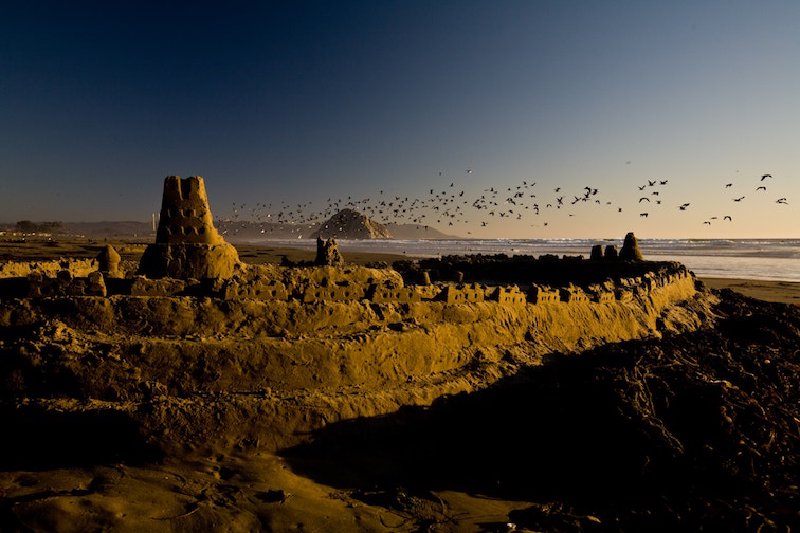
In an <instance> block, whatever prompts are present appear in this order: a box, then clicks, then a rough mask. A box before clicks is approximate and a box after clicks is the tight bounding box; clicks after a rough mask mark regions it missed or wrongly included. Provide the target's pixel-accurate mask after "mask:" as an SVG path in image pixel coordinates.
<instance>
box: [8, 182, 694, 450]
mask: <svg viewBox="0 0 800 533" xmlns="http://www.w3.org/2000/svg"><path fill="white" fill-rule="evenodd" d="M326 246H327V247H326V250H327V251H326V252H325V253H323V254H322V256H321V257H323V258H324V257H336V254H334V253H332V252H331V251H330V248H331V246H335V242H328V243H327V245H326ZM337 253H338V252H337ZM100 255H101V256H102V257H101V262H102V267H101V264H100V263H98V262H96V261H94V262H93V261H85V260H81V261H77V260H60V261H57V262H54V264H51V263H48V262H40V263H37V264H33V263H17V264H10V263H9V264H6V265H4V266H3V269H4V270H3V271H4V272H6V273H7V275H6V277H3V278H2V279H0V332H2V339H3V341H2V344H0V353H1V354H2V358H3V361H4V363H3V364H4V366H5V369H6V372H4V376H5V380H4V382H3V383H2V391H1V392H2V394H3V396H4V397H5V398H7V399H8V401H10V402H11V403H6V409H7V410H8V409H11V411H9V416H10V417H11V419H12V420H19V421H22V420H23V419H29V418H30V417H31V416H34V417H42V419H50V418H52V417H56V416H57V414H56V413H59V412H63V411H64V410H67V411H71V412H75V413H82V415H81V416H87V417H88V416H93V417H100V418H104V417H108V418H109V420H112V419H113V420H114V421H115V422H114V423H115V424H123V423H124V424H125V425H126V426H127V425H130V426H131V427H133V428H135V433H137V434H138V435H139V436H140V438H141V440H142V442H143V443H147V444H148V445H151V446H154V447H156V448H161V449H168V448H170V447H173V446H183V445H188V446H193V447H197V446H208V445H210V444H211V443H215V444H216V445H219V446H256V445H257V446H258V447H262V448H266V449H273V450H274V449H279V448H282V447H285V446H287V445H290V444H293V443H296V442H298V441H302V440H303V438H304V437H303V434H304V432H306V431H309V430H311V429H314V428H318V427H321V426H324V425H326V424H328V423H331V422H334V421H336V420H342V419H347V418H353V417H357V416H374V415H376V414H380V413H387V412H392V411H394V410H396V409H398V408H399V407H400V406H402V405H414V404H416V405H420V404H422V405H424V404H427V403H430V402H431V401H433V400H434V399H435V398H437V397H440V396H442V395H443V394H450V393H454V392H459V391H470V390H476V389H479V388H483V387H486V386H488V385H489V384H491V383H492V382H493V381H495V380H497V379H500V378H501V377H502V376H504V375H506V374H507V373H509V372H510V371H511V369H513V368H514V367H515V365H520V364H536V363H537V362H538V361H540V360H541V358H542V357H544V356H546V355H547V354H551V353H556V352H557V353H570V352H576V351H582V350H586V349H589V348H593V347H596V346H599V345H602V344H605V343H611V342H619V341H625V340H631V339H638V338H643V337H648V336H652V335H660V332H661V331H665V330H671V331H678V330H681V331H688V330H692V329H695V328H697V327H699V326H700V325H701V324H702V323H703V321H704V320H706V319H707V302H706V299H707V298H708V297H707V296H704V293H703V292H697V291H696V288H695V279H694V276H693V275H692V274H691V273H690V272H688V271H687V270H686V268H685V267H683V266H682V265H680V264H678V263H672V262H646V261H636V260H631V261H625V260H620V259H618V258H617V257H616V254H608V255H609V257H595V259H593V260H584V259H580V258H555V257H542V258H538V259H535V258H532V257H512V258H508V257H503V256H476V257H472V258H469V257H445V258H441V259H435V260H420V261H406V262H400V263H397V264H396V265H395V267H394V268H367V267H362V266H357V265H348V264H346V263H345V264H342V265H340V266H328V265H312V264H309V265H294V266H277V265H248V264H244V263H242V262H240V261H239V259H238V255H237V254H236V251H235V249H234V248H233V247H232V246H231V245H229V244H227V243H225V242H224V240H223V239H222V237H221V236H220V235H219V234H218V233H217V232H216V230H215V229H214V227H213V224H212V223H211V213H210V208H209V206H208V202H207V199H206V196H205V189H204V185H203V181H202V178H196V177H195V178H188V179H187V180H180V179H179V178H176V177H170V178H167V179H166V182H165V187H164V201H163V206H162V217H161V221H160V224H159V231H158V236H157V241H156V243H155V244H153V245H151V246H149V247H148V249H147V251H146V252H145V254H144V255H143V256H142V259H141V262H140V264H139V267H138V269H137V270H135V271H134V270H133V269H131V270H130V271H127V272H126V271H124V269H122V268H121V267H120V266H119V264H118V263H119V261H118V260H116V262H115V266H114V272H109V271H108V270H103V268H105V269H108V268H109V267H108V266H106V265H107V264H108V259H107V258H108V256H109V255H112V254H110V252H109V251H108V250H103V251H102V252H101V254H100ZM621 255H622V254H621ZM112 257H113V255H112ZM104 258H105V259H104ZM345 259H346V258H345ZM318 262H325V261H324V260H320V259H319V258H318ZM336 262H337V263H338V262H339V260H338V259H337V260H336ZM9 274H10V275H9ZM20 423H21V422H20ZM98 445H101V444H100V443H98Z"/></svg>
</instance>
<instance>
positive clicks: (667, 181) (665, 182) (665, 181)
mask: <svg viewBox="0 0 800 533" xmlns="http://www.w3.org/2000/svg"><path fill="white" fill-rule="evenodd" d="M658 183H659V184H661V185H666V184H667V183H669V180H664V181H659V182H658Z"/></svg>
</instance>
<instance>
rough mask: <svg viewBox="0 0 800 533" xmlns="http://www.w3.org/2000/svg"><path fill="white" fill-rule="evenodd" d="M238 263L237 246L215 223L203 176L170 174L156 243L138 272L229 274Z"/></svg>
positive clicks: (204, 276) (153, 275)
mask: <svg viewBox="0 0 800 533" xmlns="http://www.w3.org/2000/svg"><path fill="white" fill-rule="evenodd" d="M237 264H239V254H238V253H237V252H236V248H234V247H233V246H232V245H230V244H228V243H226V242H225V240H224V239H223V238H222V236H221V235H220V234H219V232H217V229H216V228H215V227H214V222H213V219H212V217H211V209H210V207H209V205H208V197H207V196H206V188H205V184H204V182H203V178H202V177H200V176H192V177H189V178H186V179H183V180H182V179H181V178H180V177H178V176H168V177H167V178H166V179H165V180H164V196H163V198H162V201H161V218H160V219H159V223H158V233H157V234H156V243H155V244H150V245H148V247H147V249H146V250H145V252H144V255H142V259H141V261H140V263H139V273H140V274H143V275H145V276H147V277H149V278H162V277H170V278H178V279H189V278H195V279H209V278H229V277H231V276H232V275H233V273H234V268H235V266H236V265H237Z"/></svg>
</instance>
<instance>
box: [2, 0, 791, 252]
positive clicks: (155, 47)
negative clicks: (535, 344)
mask: <svg viewBox="0 0 800 533" xmlns="http://www.w3.org/2000/svg"><path fill="white" fill-rule="evenodd" d="M798 28H800V2H797V1H796V0H787V1H764V2H750V1H741V2H740V1H685V2H684V1H675V2H661V1H646V0H641V1H638V0H637V1H611V0H610V1H604V2H594V1H569V0H566V1H562V0H554V1H534V0H526V1H488V0H487V1H467V0H464V1H449V0H439V1H436V2H430V1H413V0H406V1H392V0H381V1H364V2H344V1H342V2H305V1H292V2H227V3H219V2H216V3H208V4H204V3H202V2H186V3H180V2H153V3H147V2H134V1H124V0H121V1H115V2H88V1H77V2H46V1H30V2H28V1H9V2H3V3H2V4H0V221H3V222H14V221H16V220H22V219H31V220H61V221H100V220H140V221H148V220H150V217H151V213H154V212H158V210H159V208H160V202H161V190H162V182H163V178H164V177H165V176H168V175H180V176H183V177H188V176H193V175H201V176H203V177H204V178H205V182H206V189H207V191H208V195H209V199H210V202H211V208H212V211H213V212H214V215H215V216H216V217H222V218H230V217H234V216H240V217H242V218H248V216H250V217H254V216H258V217H263V216H265V214H266V213H268V212H269V213H271V211H273V210H274V211H275V212H276V214H275V216H277V212H278V211H281V210H282V211H283V212H284V213H286V212H288V211H289V210H290V208H289V207H287V206H296V205H297V204H302V206H303V209H304V213H306V214H308V213H309V212H312V211H314V210H316V211H318V212H321V211H322V210H323V209H325V207H326V205H327V204H328V199H329V198H331V199H332V201H335V200H336V199H341V202H339V206H340V207H343V206H345V204H346V203H347V201H348V200H347V198H348V197H350V199H351V201H355V200H359V201H360V200H366V199H367V198H369V202H364V203H363V204H358V205H359V206H360V207H363V206H366V205H370V206H372V207H373V209H377V207H376V206H377V205H378V202H379V201H384V202H386V203H389V202H390V201H393V200H394V198H401V199H405V198H409V201H408V203H407V204H404V205H405V206H409V205H410V204H411V202H413V200H414V199H416V200H418V204H417V206H416V208H415V210H414V212H413V214H410V213H407V215H406V217H407V218H403V216H402V213H400V214H399V215H398V217H397V220H396V221H398V222H410V220H409V219H410V218H411V217H415V218H417V219H418V220H420V219H419V218H418V217H419V216H420V215H421V214H425V217H424V218H423V219H422V220H423V222H424V223H425V224H430V225H432V226H434V227H436V228H438V229H440V230H441V231H443V232H445V233H448V234H452V235H458V236H462V237H481V238H589V237H603V238H605V237H619V236H621V235H624V234H625V233H626V232H628V231H635V232H636V234H637V236H640V237H645V238H752V237H756V238H800V149H798V147H800V99H799V98H798V96H797V95H800V59H798V58H800V31H798ZM764 174H770V175H771V177H768V178H765V179H763V180H762V176H763V175H764ZM649 181H656V182H657V183H656V184H655V185H653V186H649V185H648V183H649ZM661 181H666V182H667V183H666V184H664V185H662V184H661V183H660V182H661ZM523 182H525V184H526V185H523ZM534 182H535V183H536V185H531V184H532V183H534ZM451 184H453V186H452V187H451ZM727 184H731V185H730V186H728V187H726V185H727ZM518 186H519V187H521V189H517V188H516V187H518ZM643 186H645V187H644V188H643V189H640V187H643ZM759 186H764V187H766V190H763V189H762V190H757V187H759ZM586 187H588V188H589V192H588V194H589V196H588V198H586V199H585V200H584V199H583V198H584V195H586V194H587V192H586V191H587V189H586ZM556 188H559V189H560V190H559V191H558V192H557V191H555V189H556ZM430 189H434V190H435V191H436V193H435V194H434V195H431V194H430ZM487 189H495V190H498V191H499V192H498V193H497V194H494V192H493V191H491V190H488V191H487ZM509 189H510V190H509ZM595 189H596V192H595ZM381 191H383V192H381ZM462 191H463V195H461V196H459V195H460V194H461V192H462ZM521 191H524V193H525V195H524V197H519V196H518V197H516V198H515V197H514V196H512V194H514V193H517V192H521ZM441 192H446V193H447V196H448V197H450V198H452V199H453V201H452V202H451V203H449V204H443V205H441V208H440V209H439V210H434V209H433V208H432V207H431V206H432V205H433V204H434V203H435V202H437V201H441V200H440V198H444V195H443V196H441V197H439V193H441ZM655 192H657V193H658V195H655V194H653V193H655ZM531 195H534V196H535V197H532V196H531ZM481 196H484V199H483V200H481V199H480V197H481ZM559 197H561V198H562V203H563V205H562V206H559V205H558V202H557V199H558V198H559ZM575 197H578V198H579V200H577V201H575ZM645 197H646V198H647V200H640V199H641V198H645ZM741 197H744V199H742V200H740V201H738V202H735V201H734V199H735V198H741ZM456 198H457V199H456ZM509 198H511V199H512V200H513V201H514V202H513V203H511V202H508V199H509ZM781 198H785V200H784V201H783V202H781V203H778V202H777V200H779V199H781ZM465 201H466V202H468V203H466V204H464V203H463V202H465ZM573 201H575V203H574V204H573V203H572V202H573ZM475 202H478V204H477V205H482V206H483V207H486V208H485V209H484V208H481V209H479V208H477V207H475V205H476V203H475ZM481 202H483V203H481ZM491 202H496V203H497V205H494V204H492V203H491ZM657 202H661V203H660V204H658V203H657ZM687 203H688V204H689V205H688V206H686V207H685V209H680V207H679V206H682V205H684V204H687ZM534 204H536V205H537V206H538V210H537V209H534ZM420 205H424V206H428V207H419V206H420ZM456 205H459V206H460V209H459V210H455V206H456ZM548 205H550V207H547V206H548ZM254 209H257V211H253V210H254ZM426 210H427V211H426ZM446 210H449V214H456V215H457V216H454V217H450V216H447V217H443V216H442V212H443V211H446ZM508 210H513V211H514V212H513V213H508ZM390 212H391V210H390V209H388V208H387V209H386V213H390ZM490 212H494V214H492V215H490V214H489V213H490ZM501 212H503V213H504V216H500V213H501ZM536 212H538V213H539V214H536ZM386 213H384V215H383V217H384V218H386V217H387V214H386ZM644 213H647V216H646V217H645V216H643V214H644ZM283 216H296V215H286V214H284V215H283ZM725 216H728V217H730V219H731V220H726V219H725V218H724V217H725ZM437 217H438V218H437ZM712 217H716V218H712ZM437 220H440V222H437ZM451 222H452V223H453V224H452V225H450V223H451Z"/></svg>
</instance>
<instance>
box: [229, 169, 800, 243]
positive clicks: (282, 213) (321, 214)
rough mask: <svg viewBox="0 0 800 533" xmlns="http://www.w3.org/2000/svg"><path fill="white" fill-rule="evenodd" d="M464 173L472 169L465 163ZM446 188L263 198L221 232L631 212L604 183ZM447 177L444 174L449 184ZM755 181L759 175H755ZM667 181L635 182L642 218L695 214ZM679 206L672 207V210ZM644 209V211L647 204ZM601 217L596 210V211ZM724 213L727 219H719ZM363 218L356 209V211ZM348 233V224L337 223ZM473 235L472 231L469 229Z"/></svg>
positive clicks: (762, 183)
mask: <svg viewBox="0 0 800 533" xmlns="http://www.w3.org/2000/svg"><path fill="white" fill-rule="evenodd" d="M464 172H465V173H466V174H472V172H473V170H472V169H471V168H467V169H466V170H465V171H464ZM438 177H439V178H440V179H438V180H436V181H439V182H442V183H441V185H438V186H434V187H431V186H429V187H428V188H427V189H426V190H425V191H424V192H423V194H420V195H418V196H416V197H414V196H406V195H398V194H389V193H388V192H386V191H385V190H379V191H377V192H376V193H375V194H373V195H371V196H367V197H362V198H357V197H353V196H346V197H340V198H333V197H331V198H328V199H327V201H326V202H325V205H324V206H322V207H315V204H314V202H311V201H307V202H302V203H290V202H286V201H283V202H274V203H261V202H257V203H255V204H252V205H250V206H248V204H246V203H234V204H233V206H232V211H231V213H230V214H228V215H227V216H225V217H223V218H222V219H220V220H219V221H218V224H219V225H220V227H221V229H222V232H223V234H237V233H238V232H239V231H240V230H241V229H243V228H252V227H253V225H255V226H256V227H258V228H260V233H261V234H263V235H264V236H265V237H269V236H270V234H272V233H273V232H277V233H281V234H285V233H287V232H288V233H290V234H292V236H295V235H296V236H297V238H302V237H303V236H306V237H307V236H308V235H309V234H310V233H312V232H313V231H314V230H316V229H318V228H320V227H324V228H325V229H329V230H330V229H331V228H327V226H324V225H325V224H326V221H328V220H329V219H330V218H331V217H332V216H333V215H335V214H336V213H338V212H339V211H341V210H343V209H348V208H349V209H352V210H353V211H355V212H357V213H361V214H363V215H366V216H367V217H369V218H370V219H372V220H374V221H376V222H379V223H381V224H391V223H394V224H412V225H415V226H416V228H417V229H422V230H427V229H429V228H431V227H433V228H436V229H439V230H441V231H443V232H445V233H447V232H448V228H451V227H453V226H459V227H456V228H452V229H451V230H450V231H455V230H460V229H462V228H463V229H468V230H469V229H474V228H477V227H483V228H485V227H487V226H493V225H499V223H500V222H505V221H523V222H524V223H528V224H529V226H530V227H541V228H545V227H548V226H550V225H551V222H552V220H553V218H554V215H555V214H556V213H558V212H559V211H560V210H563V212H564V213H566V216H568V217H573V216H576V215H580V214H581V210H582V209H586V208H587V207H588V206H595V208H598V209H607V210H610V211H611V212H613V213H623V211H625V212H627V208H626V207H625V206H623V205H621V203H620V202H619V201H617V202H614V201H611V200H608V199H606V198H604V196H603V194H602V193H601V190H600V188H599V187H597V186H594V185H588V184H587V185H585V186H583V187H581V188H580V189H575V190H570V191H569V192H567V191H566V190H565V189H566V188H565V187H562V186H558V187H552V186H544V185H537V182H536V181H533V180H532V179H526V180H521V181H520V182H517V183H514V184H512V185H510V186H505V187H502V186H496V185H493V186H490V187H488V188H484V189H482V190H480V192H479V193H478V194H474V195H468V194H467V189H466V188H464V187H462V186H459V184H458V182H459V181H460V180H457V179H454V178H452V177H447V176H446V175H445V173H444V171H439V172H438ZM442 178H444V180H446V181H443V180H442ZM756 179H757V178H756ZM769 180H772V175H771V174H763V175H762V176H761V178H760V180H759V181H758V182H757V184H756V186H755V187H753V194H754V195H759V196H761V195H765V193H767V186H768V185H771V183H770V181H769ZM669 186H670V180H669V179H648V180H646V182H645V183H644V184H642V185H637V186H636V187H637V189H638V196H639V198H638V202H637V205H638V206H639V207H640V209H639V217H641V218H649V217H650V216H651V215H656V214H657V213H659V210H664V209H665V208H666V209H669V208H674V209H676V210H678V211H680V212H686V211H690V208H691V207H692V206H693V203H692V202H690V201H685V202H681V203H677V204H673V203H672V202H667V199H668V198H669V197H670V194H669V190H670V189H669ZM733 187H734V184H733V183H727V184H725V185H724V187H723V190H724V191H728V190H729V189H732V188H733ZM748 195H749V193H748V194H742V195H740V196H736V197H733V196H731V198H730V201H731V203H732V204H738V203H741V202H744V201H745V200H747V199H748ZM775 203H776V204H779V205H788V200H787V198H785V197H781V198H778V199H777V200H775ZM673 206H674V207H673ZM642 207H646V209H641V208H642ZM595 214H596V212H595ZM720 215H721V216H720ZM353 216H354V217H358V215H357V214H354V215H353ZM717 220H722V221H725V222H732V221H733V216H732V215H731V214H726V213H722V214H715V215H713V216H709V217H706V218H705V219H704V220H703V221H702V224H704V225H711V224H712V223H713V222H715V221H717ZM332 230H333V232H334V233H335V232H336V231H337V230H339V231H343V230H344V228H332ZM466 233H467V235H469V236H471V235H472V231H466Z"/></svg>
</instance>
